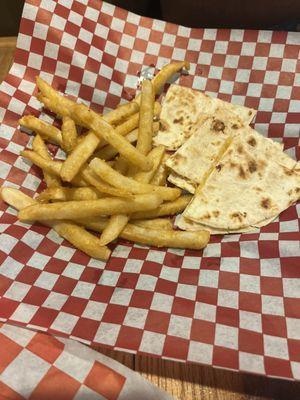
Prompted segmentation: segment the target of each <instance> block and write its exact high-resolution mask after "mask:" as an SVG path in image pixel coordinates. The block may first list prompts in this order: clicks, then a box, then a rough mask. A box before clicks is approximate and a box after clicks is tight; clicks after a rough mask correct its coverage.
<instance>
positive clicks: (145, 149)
mask: <svg viewBox="0 0 300 400" xmlns="http://www.w3.org/2000/svg"><path fill="white" fill-rule="evenodd" d="M153 113H154V91H153V86H152V83H151V81H149V80H143V82H142V92H141V105H140V114H139V115H140V118H139V131H138V139H137V144H136V148H137V149H138V150H139V151H140V152H141V153H142V154H145V155H147V154H148V153H149V151H150V150H151V147H152V136H153V126H152V125H153Z"/></svg>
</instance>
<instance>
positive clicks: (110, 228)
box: [99, 214, 129, 246]
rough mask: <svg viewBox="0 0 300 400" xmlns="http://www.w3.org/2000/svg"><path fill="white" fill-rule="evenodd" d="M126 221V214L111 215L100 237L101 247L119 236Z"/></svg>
mask: <svg viewBox="0 0 300 400" xmlns="http://www.w3.org/2000/svg"><path fill="white" fill-rule="evenodd" d="M128 219H129V218H128V216H127V215H126V214H116V215H112V216H111V217H110V219H109V221H108V223H107V225H106V226H105V227H104V229H103V232H102V234H101V236H100V239H99V240H100V243H101V245H102V246H105V245H107V244H108V243H110V242H112V241H113V240H115V239H117V238H118V236H119V235H120V232H122V230H123V229H124V228H125V226H126V225H127V222H128Z"/></svg>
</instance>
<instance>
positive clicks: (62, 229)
mask: <svg viewBox="0 0 300 400" xmlns="http://www.w3.org/2000/svg"><path fill="white" fill-rule="evenodd" d="M0 197H1V198H2V199H3V200H4V201H5V202H6V203H8V204H9V205H11V206H12V207H14V208H16V209H17V210H22V209H24V208H26V207H30V206H34V205H35V204H36V203H37V202H36V201H35V200H34V199H32V198H31V197H29V196H27V195H26V194H24V193H22V192H20V191H19V190H17V189H14V188H8V187H3V188H1V190H0ZM44 224H45V225H47V226H50V227H52V228H53V229H54V230H55V231H56V232H57V233H58V234H59V235H60V236H62V237H63V238H64V239H66V240H68V241H69V242H70V243H71V244H73V245H74V246H75V247H77V248H78V249H80V250H81V251H83V252H84V253H86V254H87V255H89V256H90V257H94V258H98V259H101V260H107V259H108V258H109V256H110V250H109V249H108V248H107V247H105V246H101V245H100V240H99V239H98V238H97V237H96V236H94V235H92V234H91V233H89V232H87V231H86V230H85V229H84V228H83V227H82V226H78V225H76V224H74V223H73V222H66V221H61V222H51V223H49V221H47V222H46V223H44Z"/></svg>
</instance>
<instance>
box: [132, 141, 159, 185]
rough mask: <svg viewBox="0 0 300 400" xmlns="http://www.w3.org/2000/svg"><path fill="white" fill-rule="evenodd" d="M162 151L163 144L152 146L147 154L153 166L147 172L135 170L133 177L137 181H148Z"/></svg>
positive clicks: (155, 168)
mask: <svg viewBox="0 0 300 400" xmlns="http://www.w3.org/2000/svg"><path fill="white" fill-rule="evenodd" d="M164 153H165V147H164V146H157V147H154V149H152V150H151V151H150V153H149V154H148V157H149V158H150V160H152V163H153V167H152V168H151V169H150V171H147V172H144V171H140V172H137V173H136V174H135V175H134V179H135V180H136V181H137V182H142V183H148V182H150V181H151V180H152V179H153V177H154V175H155V173H156V171H157V170H158V168H159V166H160V163H161V161H162V158H163V156H164Z"/></svg>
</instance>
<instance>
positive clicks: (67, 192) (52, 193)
mask: <svg viewBox="0 0 300 400" xmlns="http://www.w3.org/2000/svg"><path fill="white" fill-rule="evenodd" d="M101 197H103V195H101V193H100V192H99V191H98V190H97V189H95V188H93V187H78V188H68V187H51V188H48V189H46V190H44V191H43V192H42V193H41V194H40V195H39V196H38V198H37V200H38V201H40V202H48V201H70V200H78V201H80V200H97V199H99V198H101Z"/></svg>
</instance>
